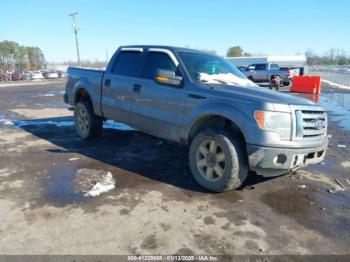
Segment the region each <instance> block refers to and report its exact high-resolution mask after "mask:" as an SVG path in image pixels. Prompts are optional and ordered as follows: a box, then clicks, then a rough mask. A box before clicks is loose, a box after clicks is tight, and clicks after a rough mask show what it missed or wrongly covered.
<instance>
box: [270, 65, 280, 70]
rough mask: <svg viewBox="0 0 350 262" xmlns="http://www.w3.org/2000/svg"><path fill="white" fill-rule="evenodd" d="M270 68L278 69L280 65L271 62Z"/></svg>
mask: <svg viewBox="0 0 350 262" xmlns="http://www.w3.org/2000/svg"><path fill="white" fill-rule="evenodd" d="M270 69H271V70H279V69H280V67H279V65H277V64H271V65H270Z"/></svg>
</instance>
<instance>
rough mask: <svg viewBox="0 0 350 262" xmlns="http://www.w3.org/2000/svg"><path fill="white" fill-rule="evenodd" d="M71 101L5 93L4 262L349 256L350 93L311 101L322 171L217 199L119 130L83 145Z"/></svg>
mask: <svg viewBox="0 0 350 262" xmlns="http://www.w3.org/2000/svg"><path fill="white" fill-rule="evenodd" d="M63 90H64V83H63V82H62V83H50V84H46V85H28V86H13V87H0V217H1V223H0V254H76V255H78V254H94V255H99V254H144V255H147V254H152V255H154V254H169V255H171V254H182V255H189V254H197V255H198V254H236V255H237V254H258V255H259V254H265V255H276V254H350V249H349V247H350V201H349V200H350V193H349V192H350V190H349V188H350V184H349V182H350V181H349V180H350V139H349V138H350V111H349V110H350V92H345V91H340V90H336V89H331V88H327V86H324V87H323V94H322V96H321V97H315V96H314V97H312V96H310V97H308V98H309V99H313V100H314V101H316V102H319V103H321V104H322V105H324V106H325V107H326V108H327V109H328V110H329V134H330V135H331V139H330V147H329V150H328V153H327V157H326V159H325V161H324V162H323V163H322V164H319V165H314V166H309V167H307V168H305V169H303V170H301V171H299V172H297V173H296V174H290V175H285V176H282V177H276V178H264V177H260V176H257V175H255V174H254V173H251V174H250V176H249V179H248V181H247V183H246V185H245V187H244V188H243V189H242V190H235V191H231V192H226V193H220V194H214V193H210V192H207V191H205V190H204V189H202V188H201V187H200V186H198V185H197V184H196V182H195V181H194V180H193V178H192V176H191V174H190V171H189V167H188V163H187V149H186V148H181V147H179V146H178V145H177V144H174V143H171V142H167V141H165V140H161V139H158V138H155V137H152V136H149V135H146V134H143V133H140V132H138V131H135V130H132V129H128V128H125V127H124V126H122V125H118V124H113V123H107V124H106V128H105V129H104V133H103V136H101V137H100V138H98V139H96V140H92V141H86V142H85V141H81V140H80V139H79V138H78V136H77V135H76V133H75V130H74V126H73V122H72V113H71V112H70V111H68V110H67V106H66V105H65V104H64V103H63V102H62V94H63ZM335 179H337V181H338V182H340V184H341V185H342V186H343V187H341V186H340V185H339V184H338V183H337V182H336V181H335ZM96 185H99V186H100V187H97V186H96ZM95 186H96V187H95ZM92 188H94V189H95V190H97V191H98V190H99V189H100V188H108V190H106V191H107V192H104V193H101V192H100V193H96V191H95V193H96V195H94V193H92V192H91V191H90V190H92Z"/></svg>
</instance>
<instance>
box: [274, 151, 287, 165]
mask: <svg viewBox="0 0 350 262" xmlns="http://www.w3.org/2000/svg"><path fill="white" fill-rule="evenodd" d="M274 160H275V164H278V165H283V164H284V163H286V161H287V156H286V155H285V154H279V155H277V156H275V159H274Z"/></svg>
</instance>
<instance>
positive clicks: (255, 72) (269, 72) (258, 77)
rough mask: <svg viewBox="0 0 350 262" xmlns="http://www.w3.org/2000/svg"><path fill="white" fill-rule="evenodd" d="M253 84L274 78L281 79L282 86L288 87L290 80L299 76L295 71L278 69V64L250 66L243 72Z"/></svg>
mask: <svg viewBox="0 0 350 262" xmlns="http://www.w3.org/2000/svg"><path fill="white" fill-rule="evenodd" d="M243 72H244V74H245V75H246V76H247V77H248V79H250V80H251V81H253V82H255V83H261V82H270V81H271V80H272V79H273V78H274V77H275V76H279V77H280V78H281V79H282V81H281V82H282V83H283V85H286V86H288V85H290V83H291V81H292V78H293V77H294V76H295V75H298V74H299V71H298V70H297V69H289V68H286V67H284V68H280V67H279V65H278V64H272V63H260V64H252V65H250V66H248V67H247V68H246V70H245V71H243Z"/></svg>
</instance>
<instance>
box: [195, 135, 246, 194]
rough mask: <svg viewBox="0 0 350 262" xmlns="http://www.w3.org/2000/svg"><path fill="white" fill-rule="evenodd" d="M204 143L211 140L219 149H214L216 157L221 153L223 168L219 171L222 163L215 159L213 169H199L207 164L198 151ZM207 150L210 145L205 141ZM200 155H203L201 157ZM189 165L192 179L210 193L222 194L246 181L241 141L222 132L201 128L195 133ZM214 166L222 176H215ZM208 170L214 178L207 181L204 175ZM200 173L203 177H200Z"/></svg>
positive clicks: (244, 156)
mask: <svg viewBox="0 0 350 262" xmlns="http://www.w3.org/2000/svg"><path fill="white" fill-rule="evenodd" d="M207 141H215V143H216V144H217V145H218V146H219V147H220V149H218V148H216V149H215V154H216V156H219V155H220V153H221V152H222V153H224V154H225V156H224V159H225V161H224V162H225V163H224V168H222V163H221V162H219V160H218V159H216V158H215V160H214V162H216V163H217V164H216V165H215V167H214V168H213V167H210V166H207V168H206V169H205V171H204V168H203V169H201V167H199V166H200V164H201V163H203V162H202V161H204V162H205V163H208V162H207V159H208V158H204V154H202V149H201V147H203V146H204V145H205V143H206V142H207ZM209 143H210V145H209V151H208V154H209V153H210V151H211V150H210V147H211V142H209ZM200 155H203V158H201V156H200ZM189 163H190V168H191V171H192V175H193V176H194V179H195V180H196V181H197V182H198V184H200V185H201V186H202V187H204V188H206V189H208V190H210V191H214V192H223V191H227V190H231V189H235V188H239V187H241V185H242V183H243V182H244V181H245V180H246V178H247V176H248V165H247V154H246V149H245V143H244V141H242V139H239V138H238V137H237V138H236V137H235V136H234V135H233V134H232V133H230V132H228V131H226V130H224V129H205V130H203V131H201V132H199V133H198V134H197V135H196V136H195V137H194V139H193V141H192V143H191V146H190V150H189ZM218 163H221V164H220V165H221V166H220V168H221V171H222V176H218V173H216V168H217V166H218ZM208 168H209V169H210V168H211V169H214V171H211V172H209V173H212V175H211V176H214V174H216V175H217V178H215V177H214V178H213V179H208V178H207V175H208V174H207V172H208ZM204 172H205V173H206V174H204Z"/></svg>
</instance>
